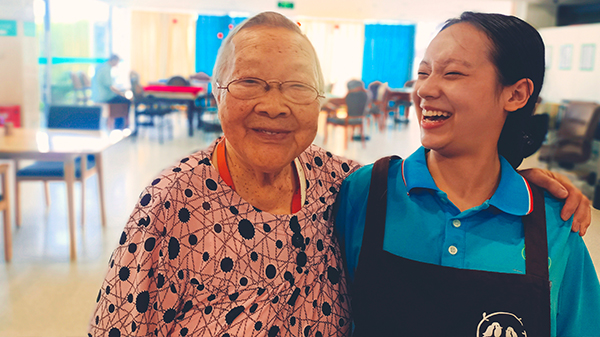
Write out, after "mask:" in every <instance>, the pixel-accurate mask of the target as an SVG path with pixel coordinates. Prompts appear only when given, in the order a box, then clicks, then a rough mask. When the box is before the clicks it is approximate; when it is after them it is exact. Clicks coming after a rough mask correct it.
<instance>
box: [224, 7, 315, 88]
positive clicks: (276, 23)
mask: <svg viewBox="0 0 600 337" xmlns="http://www.w3.org/2000/svg"><path fill="white" fill-rule="evenodd" d="M255 26H263V27H279V28H285V29H288V30H290V31H292V32H295V33H298V34H300V35H301V36H302V37H304V38H305V39H306V41H307V42H308V44H309V45H310V48H311V51H312V53H313V55H314V57H315V62H316V67H317V90H318V91H319V94H323V92H324V88H325V80H324V79H323V71H322V70H321V64H320V63H319V58H318V57H317V53H316V51H315V48H314V47H313V45H312V43H310V40H309V39H308V38H307V37H306V35H304V34H302V31H301V30H300V27H298V24H297V23H295V22H293V21H292V20H290V19H288V18H287V17H285V16H283V15H281V14H279V13H276V12H262V13H259V14H257V15H255V16H253V17H251V18H248V19H246V20H244V21H243V22H242V23H240V24H239V25H237V26H236V27H235V28H234V29H233V30H232V31H231V32H229V35H227V37H226V38H225V39H224V40H223V43H221V47H220V48H219V53H218V54H217V61H216V62H215V67H214V69H213V76H212V87H213V92H214V90H215V89H216V88H217V83H219V84H221V85H224V84H226V83H223V80H224V79H225V76H227V75H225V71H226V70H227V67H228V66H230V65H231V61H232V58H233V44H232V43H231V40H233V37H234V36H235V35H236V34H237V33H239V32H240V31H241V30H242V29H246V28H251V27H255Z"/></svg>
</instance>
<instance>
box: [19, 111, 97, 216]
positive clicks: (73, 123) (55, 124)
mask: <svg viewBox="0 0 600 337" xmlns="http://www.w3.org/2000/svg"><path fill="white" fill-rule="evenodd" d="M102 109H103V106H100V105H96V106H51V107H50V109H49V112H48V128H56V129H78V130H100V129H101V118H102ZM15 168H16V169H17V174H16V181H15V218H16V220H17V221H16V222H17V226H20V225H21V218H20V204H19V194H20V193H19V183H20V182H23V181H43V182H44V191H45V199H46V206H50V188H49V186H48V183H49V182H50V181H65V171H64V163H63V162H54V161H36V162H34V163H33V164H31V165H29V166H26V167H24V168H21V169H19V168H18V163H17V165H16V166H15ZM94 174H97V176H98V192H99V196H100V210H101V216H102V225H103V226H104V225H105V222H106V221H105V219H104V195H103V177H102V156H101V154H97V155H93V154H90V155H87V156H80V157H78V158H76V159H75V181H78V182H80V183H81V224H82V226H83V224H84V220H85V182H86V180H87V178H89V177H91V176H92V175H94Z"/></svg>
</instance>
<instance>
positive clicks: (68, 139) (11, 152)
mask: <svg viewBox="0 0 600 337" xmlns="http://www.w3.org/2000/svg"><path fill="white" fill-rule="evenodd" d="M7 131H8V132H7ZM126 136H127V133H125V132H123V131H122V130H113V131H110V132H107V131H99V130H74V129H43V128H10V129H8V128H6V127H0V159H5V160H11V161H13V162H14V166H13V167H14V172H15V180H14V182H15V189H16V188H17V186H16V171H17V170H18V161H19V160H36V161H37V160H41V161H61V162H63V163H64V174H65V177H64V178H65V182H66V186H67V218H68V225H69V239H70V257H71V260H75V259H76V258H77V249H76V247H77V245H76V237H75V233H76V227H75V222H76V221H75V203H74V185H75V158H77V157H86V156H87V155H89V154H92V155H94V156H95V158H96V166H97V168H96V169H97V174H98V189H99V192H100V193H99V194H100V214H101V223H102V226H105V225H106V214H105V208H104V197H103V181H102V177H103V175H102V152H103V151H104V150H106V149H107V148H109V147H110V146H112V145H114V144H116V143H118V142H119V141H121V140H122V139H123V138H125V137H126ZM81 164H82V165H86V161H85V160H81ZM83 170H84V168H83V167H82V172H83ZM15 195H16V193H15ZM15 208H16V211H15V214H16V222H17V224H20V218H19V213H20V212H19V202H18V200H15ZM6 227H8V228H9V231H8V233H5V234H7V235H9V236H10V235H11V233H10V225H8V226H6ZM9 239H10V238H9Z"/></svg>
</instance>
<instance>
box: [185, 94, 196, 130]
mask: <svg viewBox="0 0 600 337" xmlns="http://www.w3.org/2000/svg"><path fill="white" fill-rule="evenodd" d="M186 113H187V119H188V135H189V136H190V137H192V136H193V135H194V101H193V100H192V101H191V102H188V104H187V110H186Z"/></svg>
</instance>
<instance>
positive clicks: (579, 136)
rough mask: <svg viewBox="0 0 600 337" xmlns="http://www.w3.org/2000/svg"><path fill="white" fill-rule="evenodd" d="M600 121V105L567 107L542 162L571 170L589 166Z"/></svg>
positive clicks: (570, 104) (572, 104)
mask: <svg viewBox="0 0 600 337" xmlns="http://www.w3.org/2000/svg"><path fill="white" fill-rule="evenodd" d="M599 121H600V105H598V104H596V103H593V102H581V101H570V102H568V103H567V104H566V106H565V109H564V115H563V117H562V118H561V121H560V126H559V128H558V130H557V131H556V137H555V138H556V139H555V140H554V141H551V142H550V144H546V145H543V146H542V147H541V148H540V152H539V156H538V158H539V160H541V161H545V162H547V163H548V168H550V166H551V164H552V163H558V164H559V166H561V167H565V168H572V167H573V166H574V165H575V164H581V163H585V162H587V161H588V160H589V159H590V157H591V154H592V143H593V141H594V134H595V132H596V128H597V127H598V122H599Z"/></svg>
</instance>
